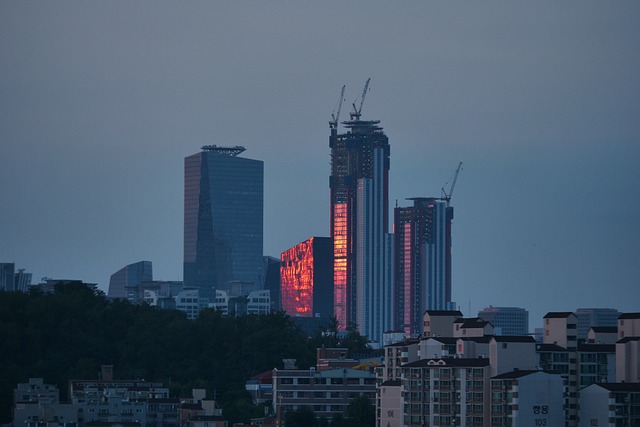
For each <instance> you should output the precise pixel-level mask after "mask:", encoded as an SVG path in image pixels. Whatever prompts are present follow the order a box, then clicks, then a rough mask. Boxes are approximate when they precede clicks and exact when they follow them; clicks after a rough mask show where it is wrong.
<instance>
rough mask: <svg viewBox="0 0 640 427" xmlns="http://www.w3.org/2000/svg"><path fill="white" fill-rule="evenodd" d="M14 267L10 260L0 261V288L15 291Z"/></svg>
mask: <svg viewBox="0 0 640 427" xmlns="http://www.w3.org/2000/svg"><path fill="white" fill-rule="evenodd" d="M15 268H16V266H15V264H14V263H12V262H2V263H0V290H2V291H15Z"/></svg>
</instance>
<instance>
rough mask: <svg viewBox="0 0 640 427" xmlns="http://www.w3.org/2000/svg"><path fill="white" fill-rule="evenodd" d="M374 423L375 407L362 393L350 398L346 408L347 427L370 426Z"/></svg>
mask: <svg viewBox="0 0 640 427" xmlns="http://www.w3.org/2000/svg"><path fill="white" fill-rule="evenodd" d="M375 424H376V408H375V406H373V404H372V403H371V401H370V400H369V398H368V397H367V396H365V395H363V394H361V395H360V396H358V397H356V398H354V399H353V400H351V403H349V407H348V408H347V425H348V426H349V427H370V426H374V425H375Z"/></svg>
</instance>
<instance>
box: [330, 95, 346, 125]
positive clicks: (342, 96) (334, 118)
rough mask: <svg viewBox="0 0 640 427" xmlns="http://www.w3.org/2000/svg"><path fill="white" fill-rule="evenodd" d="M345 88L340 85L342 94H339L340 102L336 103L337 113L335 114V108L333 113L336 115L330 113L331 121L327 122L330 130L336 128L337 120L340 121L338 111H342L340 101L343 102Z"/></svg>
mask: <svg viewBox="0 0 640 427" xmlns="http://www.w3.org/2000/svg"><path fill="white" fill-rule="evenodd" d="M345 87H347V86H346V85H342V92H340V100H339V101H338V111H337V112H336V110H335V108H334V109H333V111H334V112H335V113H336V114H335V115H334V114H333V113H331V121H330V122H329V127H330V128H331V129H337V128H338V120H339V119H340V110H341V109H342V101H343V100H344V89H345Z"/></svg>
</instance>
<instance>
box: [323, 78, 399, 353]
mask: <svg viewBox="0 0 640 427" xmlns="http://www.w3.org/2000/svg"><path fill="white" fill-rule="evenodd" d="M365 91H366V90H365ZM379 123H380V121H379V120H360V112H359V110H356V111H355V112H354V113H352V114H351V120H348V121H345V122H342V124H343V125H344V126H345V127H346V129H347V131H346V133H342V134H340V133H338V130H337V122H333V123H332V126H331V136H330V137H329V146H330V148H331V177H330V181H329V186H330V193H331V237H332V238H333V257H334V265H333V267H334V268H333V271H334V312H335V315H336V318H337V320H338V323H339V327H340V329H342V330H344V329H345V328H347V327H348V326H349V325H350V324H352V323H356V324H357V325H358V329H359V331H360V333H362V334H363V335H366V336H368V337H369V338H371V339H374V340H381V339H382V334H383V333H384V332H385V331H386V330H388V329H391V328H392V327H393V319H392V318H391V317H392V309H393V307H392V285H391V281H392V268H393V266H392V264H393V263H392V261H391V260H392V257H391V250H392V245H391V242H392V236H391V235H390V234H389V233H388V216H389V214H388V208H389V197H388V187H389V179H388V176H389V139H388V138H387V136H386V135H385V134H384V132H383V131H382V127H380V126H379Z"/></svg>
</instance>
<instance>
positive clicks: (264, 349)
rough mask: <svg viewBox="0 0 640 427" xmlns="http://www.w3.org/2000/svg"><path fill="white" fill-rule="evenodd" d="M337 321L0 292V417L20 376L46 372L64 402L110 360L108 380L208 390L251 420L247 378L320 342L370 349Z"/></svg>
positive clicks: (303, 364)
mask: <svg viewBox="0 0 640 427" xmlns="http://www.w3.org/2000/svg"><path fill="white" fill-rule="evenodd" d="M335 326H336V325H335V321H334V322H329V323H328V324H327V325H326V327H325V328H323V329H321V330H318V331H317V332H316V333H315V334H314V335H313V336H312V337H308V336H306V335H305V334H304V333H303V332H302V331H301V329H300V328H298V327H297V325H296V324H295V322H294V321H293V319H291V318H290V317H289V316H288V315H286V314H285V313H284V312H273V313H270V314H267V315H259V316H258V315H248V316H242V317H227V316H223V315H222V314H221V312H219V311H215V310H210V309H205V310H202V311H201V312H200V315H199V317H198V318H197V319H195V320H188V319H187V318H186V317H185V315H184V313H182V312H180V311H177V310H163V309H158V308H156V307H151V306H148V305H134V304H131V303H129V302H128V301H125V300H110V299H107V298H106V297H105V295H104V293H102V292H101V291H95V290H93V289H91V288H89V287H87V286H86V285H85V284H83V283H80V282H78V283H67V284H58V285H56V287H55V292H53V293H44V292H42V291H39V290H37V289H34V290H30V291H29V292H27V293H24V292H4V291H0V423H8V422H9V421H10V419H11V407H12V403H13V390H14V388H15V387H16V385H17V384H18V383H23V382H27V380H28V378H44V381H45V383H47V384H55V385H56V386H57V387H58V388H59V390H60V398H61V401H62V402H66V401H68V396H67V394H68V381H69V380H71V379H83V380H86V379H98V372H99V371H100V367H101V366H102V365H113V366H114V379H127V380H129V379H145V380H148V381H156V382H163V383H164V385H165V386H166V387H169V389H170V393H171V396H173V397H185V396H190V395H191V390H192V389H193V388H205V389H207V392H208V395H209V397H210V398H212V397H214V396H215V398H216V399H217V400H218V402H219V403H220V405H221V406H222V409H223V413H224V416H225V419H227V420H229V421H231V422H248V419H249V417H251V416H252V415H254V414H255V416H259V415H260V414H262V413H263V412H262V409H261V408H255V407H254V406H253V405H252V404H251V401H250V399H249V396H248V394H247V393H246V392H245V389H244V385H245V382H246V381H247V380H248V379H249V378H251V377H252V376H254V375H256V374H259V373H261V372H264V371H267V370H271V369H273V368H275V367H281V366H282V359H285V358H293V359H297V363H298V366H299V367H300V368H301V369H306V368H308V367H310V366H313V365H315V354H316V348H318V347H320V346H322V345H325V346H327V347H335V346H346V347H349V348H350V351H352V352H354V353H360V352H364V351H366V350H367V344H366V339H365V338H364V337H362V336H360V335H359V334H358V333H357V332H356V331H351V332H349V334H348V335H347V336H346V337H344V338H342V339H340V338H338V336H337V334H335ZM327 330H328V331H329V333H326V331H327Z"/></svg>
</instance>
